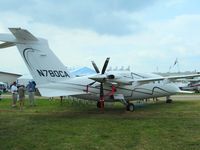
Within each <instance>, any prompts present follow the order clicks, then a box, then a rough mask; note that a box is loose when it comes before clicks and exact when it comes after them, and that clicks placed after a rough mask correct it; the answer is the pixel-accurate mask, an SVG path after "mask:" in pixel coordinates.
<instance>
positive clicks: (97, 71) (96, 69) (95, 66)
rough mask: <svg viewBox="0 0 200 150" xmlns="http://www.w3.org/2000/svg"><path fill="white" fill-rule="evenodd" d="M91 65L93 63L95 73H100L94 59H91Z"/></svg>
mask: <svg viewBox="0 0 200 150" xmlns="http://www.w3.org/2000/svg"><path fill="white" fill-rule="evenodd" d="M92 65H93V67H94V69H95V71H96V73H100V71H99V68H98V67H97V65H96V64H95V62H94V61H92Z"/></svg>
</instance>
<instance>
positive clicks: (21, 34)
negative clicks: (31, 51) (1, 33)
mask: <svg viewBox="0 0 200 150" xmlns="http://www.w3.org/2000/svg"><path fill="white" fill-rule="evenodd" d="M9 30H10V31H11V32H12V34H13V35H14V36H15V38H16V39H17V40H24V41H38V39H37V38H36V37H35V36H34V35H32V34H31V33H30V32H29V31H27V30H25V29H21V28H9Z"/></svg>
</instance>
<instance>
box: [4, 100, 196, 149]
mask: <svg viewBox="0 0 200 150" xmlns="http://www.w3.org/2000/svg"><path fill="white" fill-rule="evenodd" d="M10 101H11V100H10V99H4V100H2V101H0V150H4V149H5V150H8V149H9V150H10V149H11V150H12V149H13V150H23V149H24V150H26V149H27V150H31V149H37V150H45V149H48V150H51V149H52V150H63V149H81V150H88V149H89V150H90V149H91V150H93V149H105V150H107V149H109V150H112V149H114V150H118V149H119V150H121V149H130V150H132V149H136V150H143V149H144V150H155V149H167V150H169V149H170V150H174V149H182V150H188V149H193V150H195V149H196V150H197V149H199V147H200V101H176V102H174V103H172V104H165V103H164V102H158V103H154V104H153V103H148V104H144V105H138V106H137V107H136V111H135V112H127V111H125V110H124V106H123V105H120V104H115V105H114V106H109V108H106V109H105V112H104V113H101V112H99V111H98V110H97V109H96V106H95V104H93V105H91V104H89V105H87V104H83V103H81V104H72V103H68V102H64V103H63V104H62V105H61V104H60V102H59V101H58V100H56V101H51V102H50V101H48V100H44V99H39V100H38V101H37V103H38V105H37V106H36V107H28V106H25V109H24V110H23V111H19V108H11V107H10Z"/></svg>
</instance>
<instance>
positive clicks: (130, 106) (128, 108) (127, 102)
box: [120, 98, 135, 111]
mask: <svg viewBox="0 0 200 150" xmlns="http://www.w3.org/2000/svg"><path fill="white" fill-rule="evenodd" d="M120 100H121V102H122V104H124V105H125V106H126V110H127V111H134V110H135V105H134V104H133V103H129V101H126V100H125V99H124V98H123V99H120Z"/></svg>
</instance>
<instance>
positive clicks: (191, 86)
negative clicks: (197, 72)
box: [180, 78, 200, 93]
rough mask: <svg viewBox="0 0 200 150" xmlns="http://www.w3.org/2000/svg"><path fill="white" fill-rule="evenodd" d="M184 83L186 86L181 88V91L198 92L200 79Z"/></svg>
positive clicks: (188, 80)
mask: <svg viewBox="0 0 200 150" xmlns="http://www.w3.org/2000/svg"><path fill="white" fill-rule="evenodd" d="M186 81H187V82H188V84H187V85H186V86H181V87H180V89H181V90H185V91H194V92H195V93H199V92H200V78H194V79H186Z"/></svg>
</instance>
